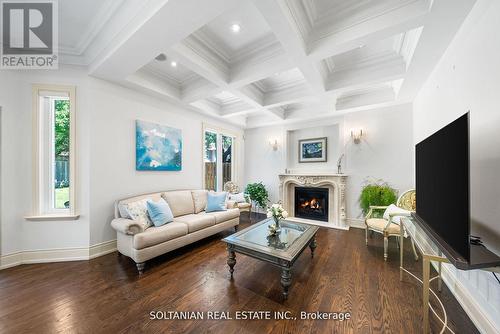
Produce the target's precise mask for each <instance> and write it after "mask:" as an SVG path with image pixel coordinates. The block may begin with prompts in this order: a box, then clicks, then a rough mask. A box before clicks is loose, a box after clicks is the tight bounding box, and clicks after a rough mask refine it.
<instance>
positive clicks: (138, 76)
mask: <svg viewBox="0 0 500 334" xmlns="http://www.w3.org/2000/svg"><path fill="white" fill-rule="evenodd" d="M126 80H127V81H128V82H131V83H133V84H135V85H140V86H142V87H144V88H147V89H150V90H152V91H154V92H157V93H160V94H163V95H166V96H168V97H170V98H173V99H175V100H177V101H178V100H180V96H181V91H180V89H179V88H178V87H174V86H172V85H170V84H168V83H167V82H166V81H165V80H162V79H161V78H159V77H157V76H155V75H152V74H149V73H146V72H144V71H137V72H136V73H134V74H132V75H129V76H128V77H127V78H126Z"/></svg>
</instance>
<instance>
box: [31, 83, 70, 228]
mask: <svg viewBox="0 0 500 334" xmlns="http://www.w3.org/2000/svg"><path fill="white" fill-rule="evenodd" d="M32 91H33V131H32V132H33V138H32V139H33V142H32V145H33V156H32V159H33V164H32V165H33V198H32V201H33V202H32V203H33V205H32V206H33V208H32V215H31V216H27V217H25V218H26V219H28V220H75V219H78V218H79V214H77V199H76V193H77V183H76V180H77V175H76V151H75V147H76V125H75V117H76V89H75V87H74V86H63V85H46V84H34V85H33V86H32ZM45 92H53V93H55V94H54V96H57V94H59V95H60V96H64V98H65V99H68V100H69V104H70V106H69V118H70V129H69V132H70V133H69V136H70V138H69V203H70V206H69V208H68V209H56V208H53V207H51V206H50V204H51V203H52V202H53V200H51V199H53V196H54V194H53V193H51V192H52V190H54V185H53V184H50V183H53V181H54V180H53V170H51V171H50V172H49V170H50V169H51V168H53V167H49V166H50V164H49V161H52V162H53V161H54V160H53V159H54V158H53V154H52V153H53V142H50V143H49V142H47V140H48V138H52V137H53V136H52V133H51V134H50V136H48V135H47V133H46V131H47V129H50V130H49V131H53V129H52V127H53V123H52V122H53V120H52V119H51V118H48V117H47V115H46V106H44V105H43V102H44V101H43V97H44V96H50V95H48V94H46V93H45ZM54 100H55V99H52V98H51V99H50V101H54ZM48 122H50V126H47V123H48ZM49 202H50V203H49Z"/></svg>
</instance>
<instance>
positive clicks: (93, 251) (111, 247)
mask: <svg viewBox="0 0 500 334" xmlns="http://www.w3.org/2000/svg"><path fill="white" fill-rule="evenodd" d="M116 249H117V246H116V240H110V241H106V242H101V243H100V244H95V245H93V246H90V248H89V260H90V259H95V258H96V257H99V256H103V255H106V254H109V253H113V252H115V251H116Z"/></svg>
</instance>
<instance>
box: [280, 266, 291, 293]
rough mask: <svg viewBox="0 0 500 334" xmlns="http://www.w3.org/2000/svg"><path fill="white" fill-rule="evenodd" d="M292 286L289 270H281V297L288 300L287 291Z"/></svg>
mask: <svg viewBox="0 0 500 334" xmlns="http://www.w3.org/2000/svg"><path fill="white" fill-rule="evenodd" d="M290 285H292V272H291V268H288V267H286V268H281V286H282V287H283V297H284V298H285V299H287V298H288V289H289V287H290Z"/></svg>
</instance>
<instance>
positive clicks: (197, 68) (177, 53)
mask: <svg viewBox="0 0 500 334" xmlns="http://www.w3.org/2000/svg"><path fill="white" fill-rule="evenodd" d="M168 55H169V56H170V57H172V58H173V59H177V60H178V61H179V62H180V63H181V64H182V65H184V66H186V67H188V68H189V69H190V70H191V71H193V72H195V73H196V74H198V75H200V76H202V77H204V78H205V79H207V80H209V81H211V82H212V83H214V84H216V85H217V86H219V87H220V88H221V89H222V90H223V91H227V92H229V93H231V94H232V95H234V96H236V97H238V98H239V99H241V100H242V101H243V102H245V103H246V104H248V106H249V108H248V109H246V110H238V111H237V112H235V113H234V115H239V114H240V113H241V112H246V111H253V110H262V111H265V112H267V113H268V114H270V115H271V116H274V113H272V112H270V111H268V110H267V109H265V108H264V107H263V106H262V98H261V97H260V96H258V95H257V94H255V92H252V91H251V90H249V89H244V90H243V91H242V90H240V89H236V88H235V87H233V86H232V85H231V84H230V83H228V82H227V79H226V78H225V77H224V76H223V75H221V73H219V72H218V71H214V69H213V67H209V66H207V64H206V63H207V61H206V60H205V59H202V57H200V56H199V55H197V54H195V53H194V52H193V51H192V50H191V49H189V48H188V47H187V46H186V45H185V44H184V43H180V44H178V45H176V46H174V47H173V48H172V49H171V50H170V51H168ZM245 93H247V94H248V95H247V94H245ZM232 115H233V113H231V112H230V111H228V112H227V113H225V114H224V116H226V117H228V116H232Z"/></svg>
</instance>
